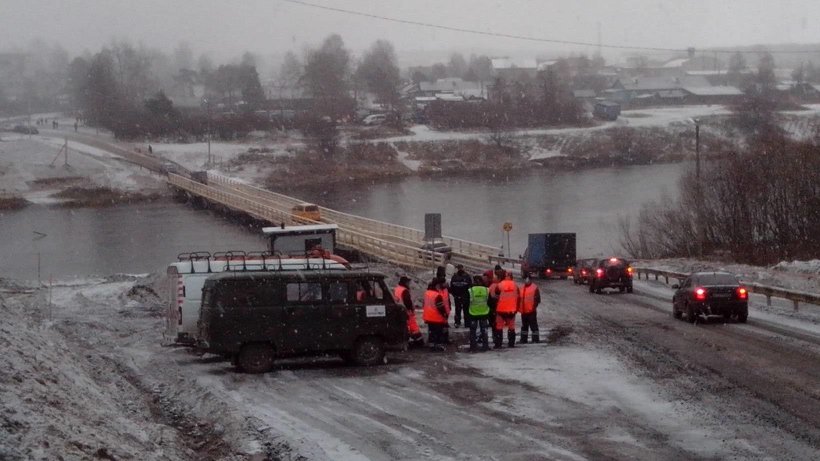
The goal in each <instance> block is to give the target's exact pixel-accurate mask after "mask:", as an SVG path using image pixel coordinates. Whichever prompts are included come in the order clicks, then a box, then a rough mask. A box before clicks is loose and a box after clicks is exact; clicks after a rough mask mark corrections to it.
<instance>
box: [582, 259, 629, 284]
mask: <svg viewBox="0 0 820 461" xmlns="http://www.w3.org/2000/svg"><path fill="white" fill-rule="evenodd" d="M594 270H595V273H593V274H590V280H589V292H590V293H593V292H595V293H601V292H602V291H603V289H604V288H617V289H618V291H619V292H621V293H623V292H624V291H626V292H627V293H632V273H633V269H632V266H630V265H629V261H627V260H626V259H623V258H615V257H613V258H607V259H600V260H598V263H597V264H595V266H594Z"/></svg>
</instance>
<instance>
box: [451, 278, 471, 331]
mask: <svg viewBox="0 0 820 461" xmlns="http://www.w3.org/2000/svg"><path fill="white" fill-rule="evenodd" d="M471 286H473V283H472V279H471V278H470V275H469V274H468V273H467V272H465V271H464V266H463V265H461V264H458V265H457V266H456V273H455V274H453V277H452V278H451V279H450V294H452V295H453V301H455V305H456V306H455V307H456V316H455V319H454V324H453V325H454V326H455V327H456V328H458V327H460V326H461V315H462V313H463V314H464V324H465V325H467V320H468V317H469V315H470V313H469V308H470V292H469V289H470V287H471Z"/></svg>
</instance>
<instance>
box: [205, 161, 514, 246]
mask: <svg viewBox="0 0 820 461" xmlns="http://www.w3.org/2000/svg"><path fill="white" fill-rule="evenodd" d="M208 181H209V182H211V181H213V182H214V183H216V184H221V185H225V186H228V187H231V188H233V189H237V190H240V189H241V190H243V191H245V192H248V193H252V194H254V195H256V196H257V197H259V198H266V199H268V200H272V201H277V202H280V203H281V206H280V207H292V206H294V205H297V204H300V203H303V201H302V200H299V199H297V198H294V197H290V196H287V195H284V194H279V193H276V192H272V191H269V190H266V189H262V188H261V187H257V186H253V185H250V184H246V183H244V182H241V181H237V180H235V179H233V178H228V177H225V176H222V175H218V174H214V173H208ZM319 209H320V212H321V215H322V221H325V222H330V223H335V224H339V225H340V226H350V227H354V228H356V229H359V230H360V231H361V232H365V233H368V234H372V235H375V236H385V237H392V238H398V239H402V240H407V241H411V242H416V243H422V242H424V232H423V231H421V230H419V229H414V228H411V227H406V226H400V225H397V224H392V223H387V222H384V221H378V220H375V219H371V218H365V217H362V216H356V215H352V214H349V213H344V212H341V211H337V210H333V209H330V208H325V207H321V206H320V207H319ZM442 240H443V241H444V242H445V243H447V245H449V246H450V247H451V248H452V249H453V251H454V252H455V253H460V254H464V255H468V256H472V257H478V258H481V259H485V258H488V257H490V256H496V255H498V253H499V252H500V248H498V247H494V246H491V245H485V244H482V243H477V242H470V241H467V240H462V239H458V238H454V237H448V236H444V237H443V238H442Z"/></svg>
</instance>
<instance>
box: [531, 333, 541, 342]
mask: <svg viewBox="0 0 820 461" xmlns="http://www.w3.org/2000/svg"><path fill="white" fill-rule="evenodd" d="M532 342H534V343H540V342H541V338H539V337H538V333H533V335H532Z"/></svg>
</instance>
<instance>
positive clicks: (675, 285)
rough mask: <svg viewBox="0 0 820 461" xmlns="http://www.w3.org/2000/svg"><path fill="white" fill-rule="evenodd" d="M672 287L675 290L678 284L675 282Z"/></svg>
mask: <svg viewBox="0 0 820 461" xmlns="http://www.w3.org/2000/svg"><path fill="white" fill-rule="evenodd" d="M672 288H673V289H675V290H677V289H678V288H680V285H678V284H677V283H676V284H674V285H672Z"/></svg>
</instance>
